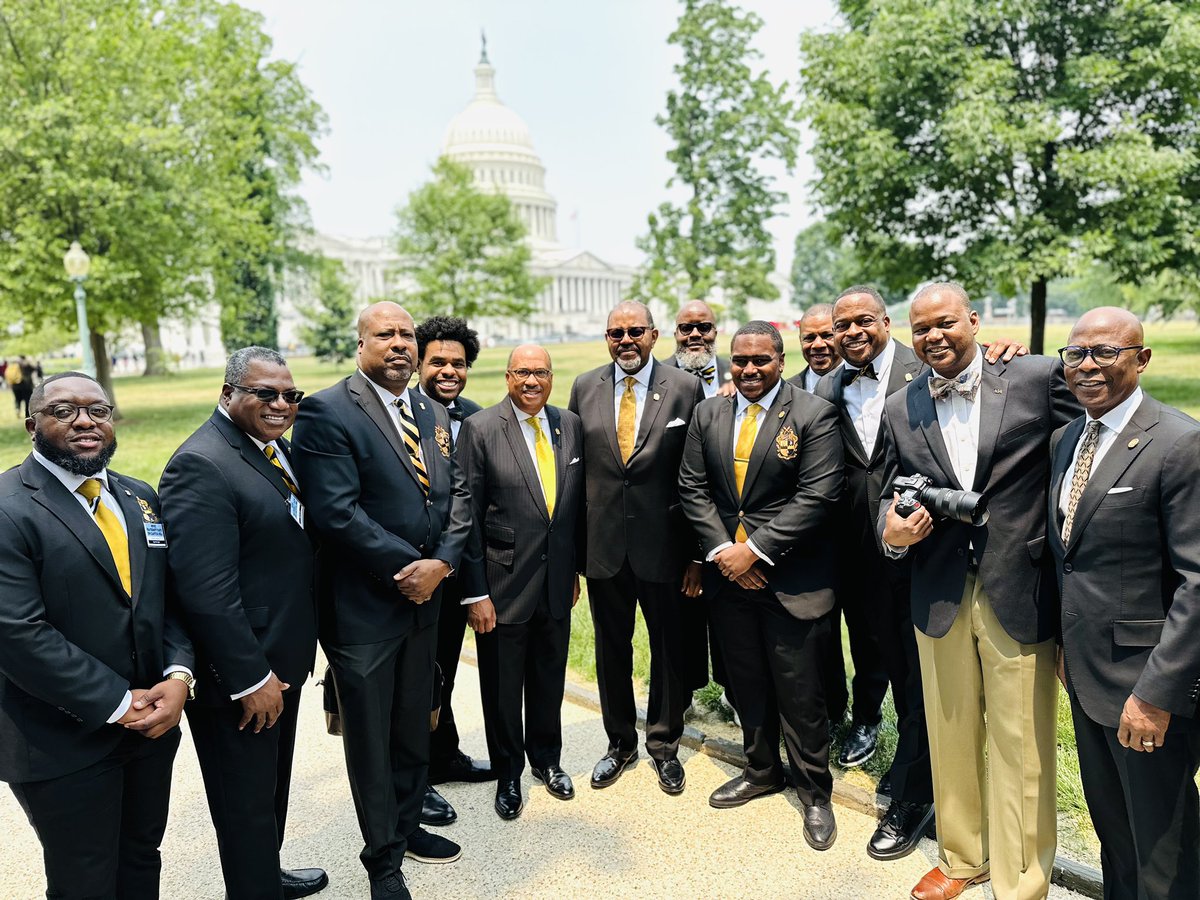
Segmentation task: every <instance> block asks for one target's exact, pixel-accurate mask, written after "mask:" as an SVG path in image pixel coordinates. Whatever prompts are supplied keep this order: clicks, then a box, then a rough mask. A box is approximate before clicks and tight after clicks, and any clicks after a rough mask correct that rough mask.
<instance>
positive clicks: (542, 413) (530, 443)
mask: <svg viewBox="0 0 1200 900" xmlns="http://www.w3.org/2000/svg"><path fill="white" fill-rule="evenodd" d="M508 402H509V405H510V406H512V410H513V415H515V416H516V417H517V421H518V422H520V423H521V434H522V436H523V437H524V438H525V449H526V450H528V451H529V459H530V461H531V462H532V463H533V471H534V472H537V471H538V458H537V433H536V432H534V430H533V426H532V425H530V424H529V413H527V412H525V410H523V409H521V408H520V407H518V406H517V404H515V403H513V402H512V400H511V399H510V400H509V401H508ZM534 418H536V419H537V420H538V424H539V425H541V426H542V434H544V435H545V436H546V440H547V441H549V442H550V445H551V447H553V445H554V441H553V440H552V438H551V435H550V419H549V418H547V416H546V407H544V406H543V407H542V408H541V409H539V410H538V412H537V415H536V416H534ZM538 488H539V489H541V491H542V499H543V500H545V499H546V491H545V489H544V488H542V479H541V476H540V473H539V477H538Z"/></svg>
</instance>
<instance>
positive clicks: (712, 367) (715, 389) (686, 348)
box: [662, 300, 733, 398]
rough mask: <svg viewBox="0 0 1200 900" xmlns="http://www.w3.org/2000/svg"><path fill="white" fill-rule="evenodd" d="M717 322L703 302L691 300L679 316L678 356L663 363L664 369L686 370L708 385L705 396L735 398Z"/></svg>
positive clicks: (673, 356)
mask: <svg viewBox="0 0 1200 900" xmlns="http://www.w3.org/2000/svg"><path fill="white" fill-rule="evenodd" d="M717 334H718V331H717V319H716V316H714V315H713V311H712V307H710V306H709V305H708V304H707V303H705V302H704V301H703V300H689V301H688V302H687V303H685V304H683V306H681V307H679V313H678V314H677V315H676V316H675V352H674V353H672V354H671V355H670V356H668V357H667V358H666V359H664V360H662V364H663V365H664V366H671V367H672V368H675V369H683V370H684V371H685V372H690V373H691V374H693V375H695V376H696V377H697V378H699V379H700V381H701V382H702V383H703V385H704V396H705V398H708V397H716V396H717V395H718V394H719V395H720V396H722V397H732V396H733V377H732V376H731V375H730V374H729V359H728V358H727V357H724V356H718V355H717Z"/></svg>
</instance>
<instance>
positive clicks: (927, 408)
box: [908, 373, 982, 490]
mask: <svg viewBox="0 0 1200 900" xmlns="http://www.w3.org/2000/svg"><path fill="white" fill-rule="evenodd" d="M981 412H982V410H981ZM908 413H909V421H915V422H917V423H919V425H920V428H921V434H922V435H923V436H924V438H925V443H926V444H928V445H929V451H930V453H932V454H933V459H934V461H935V462H936V463H937V464H938V466H940V467H941V470H942V474H943V475H945V477H946V483H947V484H949V485H951V486H953V487H955V488H958V489H959V490H962V485H961V484H959V483H958V476H957V475H955V474H954V466H953V465H951V463H950V454H949V452H948V451H947V450H946V440H945V438H943V437H942V428H941V426H940V425H938V417H937V409H936V408H935V407H934V405H933V398H932V397H930V396H929V374H928V373H925V374H923V375H922V376H921V377H919V378H918V379H916V381H914V382H913V383H912V386H910V388H909V391H908ZM921 474H923V475H924V474H928V473H925V472H922V473H921Z"/></svg>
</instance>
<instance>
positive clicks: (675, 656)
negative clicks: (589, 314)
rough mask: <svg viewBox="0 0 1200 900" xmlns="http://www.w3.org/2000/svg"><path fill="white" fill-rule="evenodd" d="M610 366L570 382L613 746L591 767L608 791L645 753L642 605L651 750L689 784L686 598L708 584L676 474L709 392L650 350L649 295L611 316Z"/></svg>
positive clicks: (669, 785) (677, 783)
mask: <svg viewBox="0 0 1200 900" xmlns="http://www.w3.org/2000/svg"><path fill="white" fill-rule="evenodd" d="M605 335H606V337H607V339H608V351H609V354H610V355H611V356H612V358H613V362H612V364H610V365H604V366H601V367H600V368H598V369H593V370H592V371H590V372H585V373H584V374H583V375H580V376H579V377H578V378H576V379H575V383H574V384H573V385H572V386H571V400H570V403H569V407H570V410H571V412H573V413H575V414H576V415H578V416H579V417H580V418H581V419H582V420H583V423H584V424H583V441H584V451H585V452H584V466H585V476H586V478H585V481H586V487H587V527H586V531H587V547H586V564H585V566H584V569H583V571H584V574H585V575H586V576H587V581H588V602H589V603H590V604H591V608H592V619H593V621H594V623H595V633H596V678H597V681H598V682H599V686H600V706H601V710H602V713H603V718H604V730H605V731H606V732H607V733H608V751H607V752H606V753H605V754H604V756H603V757H601V759H600V761H599V762H597V763H596V766H595V768H594V769H593V770H592V779H591V784H592V787H594V788H603V787H607V786H609V785H611V784H613V783H614V782H616V780H617V779H618V778H620V776H621V773H622V772H623V771H624V770H625V769H626V767H628V766H629V765H631V764H632V763H633V762H634V761H635V760H637V757H638V751H637V745H638V737H637V707H636V706H634V699H633V623H634V613H635V610H636V607H637V604H639V603H640V604H641V606H642V615H643V616H644V617H645V619H646V629H647V631H648V632H649V635H650V697H649V702H648V705H647V710H646V753H647V754H649V756H650V759H651V763H652V765H653V766H654V770H655V772H656V773H657V775H658V783H659V787H661V788H662V789H663V790H664V791H665V792H666V793H668V794H678V793H680V792H681V791H682V790H683V787H684V771H683V765H682V764H681V763H680V762H679V758H678V754H679V739H680V737H682V735H683V714H684V711H685V710H686V709H687V707H688V704H689V703H690V702H691V691H690V689H689V685H688V681H687V677H686V658H687V657H686V652H685V646H686V645H685V642H684V637H683V635H684V631H683V625H682V621H683V618H684V616H685V615H686V614H687V611H686V610H685V609H684V608H683V604H684V603H685V602H686V598H685V597H681V596H680V592H681V590H682V591H683V593H684V594H685V595H686V597H694V596H696V595H697V594H698V593H699V591H700V578H699V570H700V566H699V565H696V564H695V563H692V562H691V560H692V557H693V556H694V554H695V550H696V547H695V541H694V539H693V537H692V531H691V529H690V527H689V526H688V524H687V520H686V519H685V518H684V516H683V512H682V510H681V509H680V507H679V493H678V488H677V487H676V483H675V479H676V476H677V475H678V472H679V459H680V457H681V456H682V455H683V445H684V440H685V438H686V436H687V423H688V422H690V421H691V418H692V410H693V409H695V407H696V404H697V403H699V402H700V400H701V399H702V398H703V396H704V392H703V390H702V388H701V383H700V380H699V379H697V378H695V377H693V376H692V375H689V374H688V373H687V372H684V371H681V370H679V369H673V368H668V367H667V366H665V365H658V364H656V363H655V362H654V361H653V358H652V357H651V356H650V351H651V349H652V348H653V347H654V342H655V341H656V340H657V339H658V329H657V328H655V327H654V319H653V317H652V316H651V315H650V310H649V308H647V307H646V306H645V305H644V304H642V303H637V302H634V301H626V302H623V303H619V304H617V306H616V307H614V308H613V310H612V312H610V313H609V314H608V326H607V330H606V332H605Z"/></svg>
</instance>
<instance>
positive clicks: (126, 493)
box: [125, 490, 133, 497]
mask: <svg viewBox="0 0 1200 900" xmlns="http://www.w3.org/2000/svg"><path fill="white" fill-rule="evenodd" d="M125 496H126V497H132V496H133V492H132V491H129V490H126V491H125Z"/></svg>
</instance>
